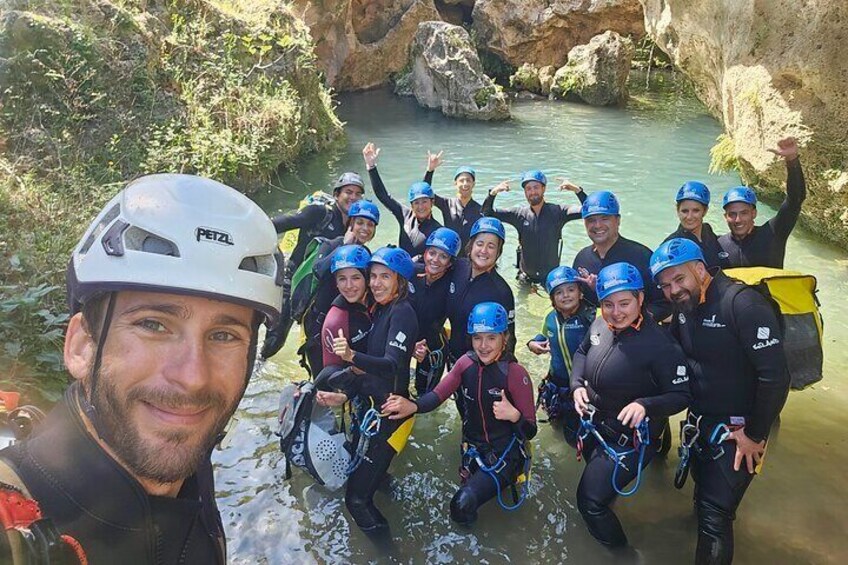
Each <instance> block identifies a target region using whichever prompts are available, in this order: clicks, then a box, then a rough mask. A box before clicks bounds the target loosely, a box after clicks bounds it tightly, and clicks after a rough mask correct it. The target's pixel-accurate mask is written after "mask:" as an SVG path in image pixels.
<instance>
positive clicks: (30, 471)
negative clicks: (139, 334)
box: [0, 383, 226, 564]
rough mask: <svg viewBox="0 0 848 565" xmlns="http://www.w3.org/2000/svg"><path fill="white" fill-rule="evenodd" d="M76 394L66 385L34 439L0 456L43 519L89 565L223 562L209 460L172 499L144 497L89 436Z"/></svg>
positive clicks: (74, 386) (76, 387) (221, 532)
mask: <svg viewBox="0 0 848 565" xmlns="http://www.w3.org/2000/svg"><path fill="white" fill-rule="evenodd" d="M78 391H79V384H78V383H74V384H72V385H71V386H70V388H69V389H68V390H67V391H66V392H65V397H64V398H63V399H62V400H61V401H60V402H59V403H58V404H57V405H56V407H55V408H54V409H53V411H52V412H51V413H50V415H49V416H48V418H47V420H46V421H45V422H44V423H43V424H42V425H41V427H40V428H39V430H38V433H37V434H35V435H33V436H32V437H31V438H30V439H28V440H27V441H24V442H20V443H18V444H16V445H14V446H12V447H9V448H7V449H4V450H3V451H0V458H1V459H2V460H3V461H4V462H6V463H7V464H9V465H10V466H11V468H12V469H13V470H14V471H15V473H16V474H17V475H18V477H19V478H20V479H21V481H22V482H23V483H24V485H25V486H26V488H27V490H28V491H29V492H30V494H31V495H32V497H33V499H35V500H36V501H37V502H38V504H39V506H40V508H41V512H42V515H43V516H45V517H47V518H50V519H51V520H52V522H53V524H54V525H55V526H56V529H57V530H58V531H59V532H60V533H62V534H68V535H70V536H72V537H74V538H75V539H76V540H77V541H79V542H80V545H81V546H82V548H83V550H84V551H85V553H86V555H87V557H88V562H89V563H93V564H94V563H115V562H118V561H120V562H125V563H133V564H135V563H140V564H141V563H143V564H147V563H149V564H160V563H161V564H165V563H220V564H223V563H225V561H226V558H225V537H224V530H223V526H222V524H221V517H220V515H219V513H218V508H217V505H216V503H215V488H214V484H213V477H212V464H211V462H210V460H209V458H208V457H206V458H204V459H203V461H202V463H201V465H200V468H199V470H198V472H197V474H195V475H192V476H190V477H188V478H187V479H186V480H185V482H184V483H183V486H182V488H181V489H180V491H179V493H178V494H177V496H176V497H175V498H171V497H165V496H154V495H150V494H148V493H147V492H146V491H145V490H144V488H143V487H142V485H141V484H140V483H139V482H138V481H137V480H136V479H135V478H134V477H133V476H131V475H130V474H129V472H127V470H126V469H124V467H123V466H121V465H120V464H119V463H118V462H117V461H115V460H114V459H113V458H112V457H111V456H109V455H108V454H107V453H106V452H105V451H104V450H103V448H102V447H100V445H99V444H98V443H97V442H96V441H95V440H94V438H92V437H91V436H90V435H89V432H88V430H87V429H86V427H85V424H84V423H83V420H82V417H81V416H80V408H79V403H78V394H79V392H78ZM39 562H41V561H39ZM51 562H52V561H51Z"/></svg>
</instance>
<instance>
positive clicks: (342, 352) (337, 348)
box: [333, 328, 353, 363]
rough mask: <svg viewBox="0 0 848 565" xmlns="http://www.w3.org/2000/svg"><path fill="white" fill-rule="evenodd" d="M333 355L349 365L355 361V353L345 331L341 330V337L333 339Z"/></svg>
mask: <svg viewBox="0 0 848 565" xmlns="http://www.w3.org/2000/svg"><path fill="white" fill-rule="evenodd" d="M333 353H335V354H336V355H338V356H339V357H341V358H342V359H343V360H344V361H347V362H348V363H350V362H352V361H353V351H352V350H351V349H350V344H349V343H348V342H347V338H345V335H344V330H342V329H341V328H339V336H338V337H335V338H333Z"/></svg>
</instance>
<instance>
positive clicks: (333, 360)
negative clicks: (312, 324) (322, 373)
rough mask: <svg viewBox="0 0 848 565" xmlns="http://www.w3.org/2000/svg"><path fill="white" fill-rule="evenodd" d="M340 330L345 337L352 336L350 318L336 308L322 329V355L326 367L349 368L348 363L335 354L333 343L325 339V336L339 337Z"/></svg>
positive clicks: (328, 313)
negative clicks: (338, 366)
mask: <svg viewBox="0 0 848 565" xmlns="http://www.w3.org/2000/svg"><path fill="white" fill-rule="evenodd" d="M339 330H343V331H344V333H345V335H347V336H348V337H349V336H350V322H349V316H348V313H347V312H346V311H344V310H342V309H341V308H336V307H335V306H334V307H332V308H330V311H329V312H327V316H326V317H325V318H324V325H323V326H322V327H321V355H322V358H323V362H324V366H325V367H327V366H329V365H341V366H342V367H344V366H347V363H345V361H344V360H343V359H342V358H341V357H339V356H338V355H336V354H335V353H334V352H333V343H332V341H329V340H327V339H324V337H325V336H327V337H329V336H337V335H339Z"/></svg>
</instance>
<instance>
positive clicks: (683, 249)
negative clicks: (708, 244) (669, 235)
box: [651, 237, 705, 280]
mask: <svg viewBox="0 0 848 565" xmlns="http://www.w3.org/2000/svg"><path fill="white" fill-rule="evenodd" d="M689 261H700V262H702V263H705V261H704V253H703V251H701V246H700V245H698V244H697V243H695V242H694V241H692V240H691V239H686V238H683V237H675V238H674V239H669V240H668V241H666V242H663V244H662V245H660V246H659V247H657V250H656V251H654V253H653V255H651V276H652V277H653V278H654V280H657V275H659V274H660V273H661V272H663V271H664V270H666V269H668V268H669V267H676V266H677V265H682V264H683V263H688V262H689Z"/></svg>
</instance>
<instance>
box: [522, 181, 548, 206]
mask: <svg viewBox="0 0 848 565" xmlns="http://www.w3.org/2000/svg"><path fill="white" fill-rule="evenodd" d="M524 197H525V198H526V199H527V202H528V203H529V204H530V206H538V205H539V204H541V203H542V202H544V201H545V185H543V184H542V183H540V182H537V181H534V180H531V181H530V182H528V183H526V184H525V185H524Z"/></svg>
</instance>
